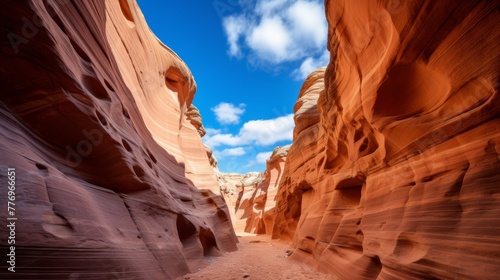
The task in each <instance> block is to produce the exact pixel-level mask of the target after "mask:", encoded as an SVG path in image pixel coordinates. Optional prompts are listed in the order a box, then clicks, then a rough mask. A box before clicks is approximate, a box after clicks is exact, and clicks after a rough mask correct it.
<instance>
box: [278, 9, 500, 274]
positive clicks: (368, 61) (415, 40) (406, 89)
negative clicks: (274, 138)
mask: <svg viewBox="0 0 500 280" xmlns="http://www.w3.org/2000/svg"><path fill="white" fill-rule="evenodd" d="M325 6H326V16H327V19H328V24H329V35H328V49H329V50H330V53H331V58H330V63H329V65H328V67H327V68H326V70H318V71H316V72H314V73H312V74H311V76H309V78H308V79H307V80H306V81H305V83H304V87H303V88H302V90H301V95H300V96H299V100H298V102H297V105H296V107H295V111H296V113H295V114H296V115H295V121H296V128H295V133H294V143H293V145H292V147H291V148H290V152H289V154H288V157H287V161H286V165H285V171H284V174H283V178H282V180H281V183H280V189H279V191H278V194H277V196H276V197H277V206H276V217H275V224H274V228H273V231H272V234H273V237H275V238H283V239H293V242H294V245H295V247H296V248H297V249H296V250H295V251H294V254H293V255H292V256H293V257H295V258H301V259H304V258H305V259H310V260H314V263H316V264H317V265H318V266H319V267H321V268H322V269H324V270H326V271H329V272H331V273H333V274H335V275H337V276H338V277H339V279H498V275H497V274H498V268H499V267H500V173H499V172H498V171H499V170H500V120H499V118H498V117H499V112H500V98H499V82H500V76H499V70H500V47H499V44H498V42H500V26H499V21H498V19H499V18H500V8H499V6H500V1H348V0H344V1H342V0H340V1H331V0H327V1H325ZM323 80H324V81H323ZM316 101H317V102H316Z"/></svg>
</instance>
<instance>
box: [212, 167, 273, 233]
mask: <svg viewBox="0 0 500 280" xmlns="http://www.w3.org/2000/svg"><path fill="white" fill-rule="evenodd" d="M216 174H218V175H217V177H218V179H219V185H220V190H221V194H222V197H223V198H224V201H225V202H226V203H227V206H228V208H229V213H230V215H231V222H232V224H233V227H234V230H235V231H236V233H240V232H244V231H245V228H246V227H247V223H246V219H247V218H248V215H247V216H245V215H244V214H245V211H246V208H248V207H250V208H251V207H252V206H251V203H249V201H250V200H251V198H252V196H253V193H254V191H255V189H256V188H257V185H258V184H259V183H260V182H262V181H263V180H264V178H263V174H262V173H259V172H250V173H247V174H239V173H222V172H218V173H216ZM242 206H243V207H242ZM250 211H251V210H250Z"/></svg>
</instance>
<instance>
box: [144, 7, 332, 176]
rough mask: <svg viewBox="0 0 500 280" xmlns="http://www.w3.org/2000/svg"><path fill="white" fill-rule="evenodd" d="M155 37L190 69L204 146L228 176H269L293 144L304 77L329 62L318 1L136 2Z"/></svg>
mask: <svg viewBox="0 0 500 280" xmlns="http://www.w3.org/2000/svg"><path fill="white" fill-rule="evenodd" d="M138 3H139V6H140V8H141V10H142V12H143V14H144V16H145V18H146V20H147V22H148V24H149V26H150V28H151V29H152V30H153V32H154V33H155V34H156V36H158V38H160V40H161V41H163V42H164V43H165V44H166V45H168V46H169V47H170V48H172V49H173V50H174V51H175V52H176V53H177V54H178V55H179V56H180V57H181V58H182V59H183V60H184V61H185V62H186V63H187V65H188V67H189V68H190V69H191V71H192V73H193V75H194V78H195V80H196V83H197V87H198V89H197V93H196V95H195V98H194V101H193V103H194V105H196V106H197V107H198V109H199V110H200V112H201V115H202V118H203V124H204V126H205V128H206V130H207V135H206V136H205V137H203V142H204V143H205V144H208V145H209V146H211V147H212V149H213V150H214V154H215V156H216V158H217V160H218V161H219V169H220V170H221V171H222V172H237V173H247V172H250V171H259V172H261V171H264V170H265V160H266V159H267V158H268V157H269V155H270V154H271V152H272V151H273V149H274V147H276V146H283V145H286V144H289V143H291V140H292V131H293V126H294V123H293V106H294V104H295V101H296V99H297V96H298V93H299V90H300V87H301V85H302V82H303V81H304V79H305V77H306V76H307V75H308V74H309V73H310V72H312V71H313V70H315V69H316V68H319V67H321V66H324V65H326V64H327V62H328V59H329V54H328V52H327V51H326V38H327V24H326V20H325V16H324V7H323V1H319V0H182V1H179V0H176V1H174V0H138Z"/></svg>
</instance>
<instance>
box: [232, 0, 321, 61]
mask: <svg viewBox="0 0 500 280" xmlns="http://www.w3.org/2000/svg"><path fill="white" fill-rule="evenodd" d="M223 26H224V30H225V32H226V36H227V41H228V45H229V54H230V55H232V56H241V55H242V50H248V51H249V52H248V58H249V59H250V60H251V63H252V64H263V65H266V64H269V63H271V64H280V63H283V62H290V61H297V60H300V59H303V58H304V57H307V56H309V57H317V56H319V55H321V53H322V52H323V50H324V49H326V39H327V33H328V25H327V22H326V19H325V14H324V7H323V1H318V0H259V1H258V2H257V4H256V5H255V6H253V7H252V8H250V9H249V10H246V11H245V12H243V13H241V14H237V15H230V16H228V17H225V18H224V19H223ZM243 39H244V40H243Z"/></svg>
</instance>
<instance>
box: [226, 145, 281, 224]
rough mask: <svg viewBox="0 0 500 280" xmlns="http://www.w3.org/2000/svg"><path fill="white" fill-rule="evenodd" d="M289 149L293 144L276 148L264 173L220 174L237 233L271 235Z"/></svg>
mask: <svg viewBox="0 0 500 280" xmlns="http://www.w3.org/2000/svg"><path fill="white" fill-rule="evenodd" d="M289 148H290V145H287V146H283V147H276V148H275V149H274V151H273V153H272V154H271V156H270V157H269V159H268V160H267V162H266V170H265V171H264V172H262V173H257V172H251V173H247V174H237V173H226V174H224V173H220V180H219V183H220V185H221V192H222V194H223V197H224V200H225V201H226V202H227V204H228V207H229V210H230V212H231V220H232V222H233V226H234V229H235V231H236V232H248V233H256V234H271V232H272V229H273V227H274V215H275V213H274V210H275V209H274V208H275V206H276V201H275V196H276V193H277V191H278V185H279V182H280V180H281V177H282V175H283V169H284V166H285V161H286V156H287V154H288V150H289ZM233 211H234V214H233Z"/></svg>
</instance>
